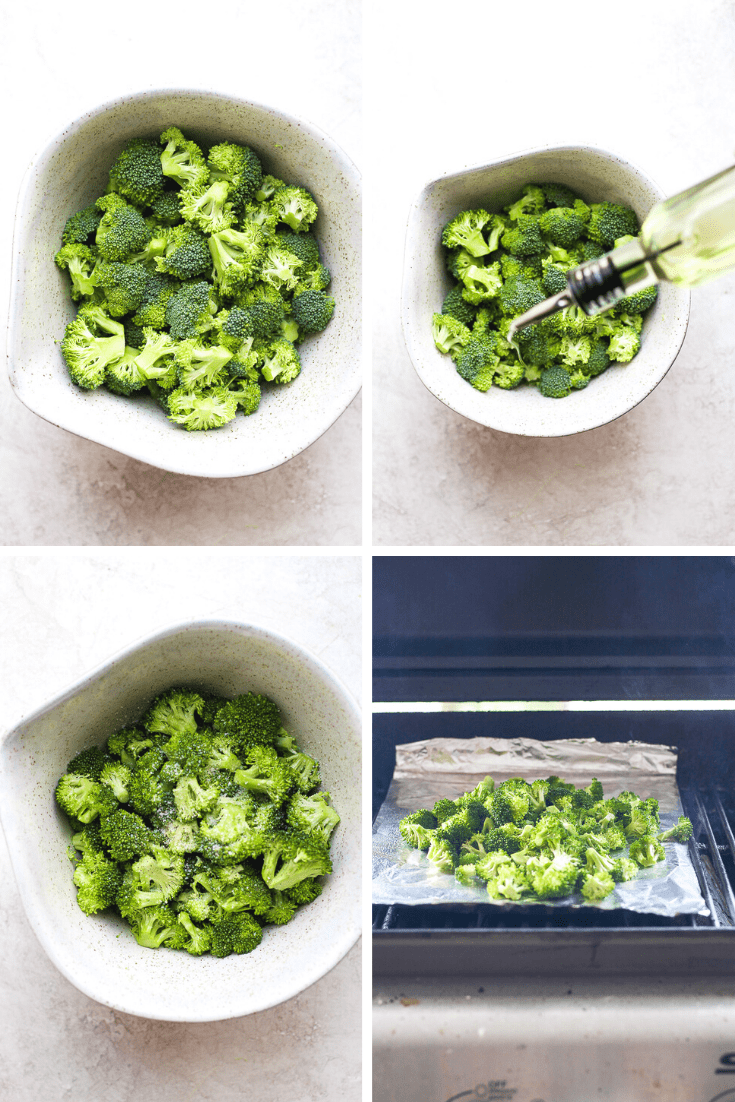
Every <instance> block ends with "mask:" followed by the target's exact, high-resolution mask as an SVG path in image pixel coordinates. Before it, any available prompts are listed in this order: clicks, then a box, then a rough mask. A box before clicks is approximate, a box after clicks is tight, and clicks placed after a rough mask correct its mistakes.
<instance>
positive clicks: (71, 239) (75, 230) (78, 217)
mask: <svg viewBox="0 0 735 1102" xmlns="http://www.w3.org/2000/svg"><path fill="white" fill-rule="evenodd" d="M101 218H102V215H101V213H100V212H99V211H98V210H97V207H96V206H95V205H94V204H93V205H92V206H91V207H85V208H84V210H79V211H77V212H76V214H72V215H71V217H70V218H67V220H66V224H65V226H64V229H63V231H62V234H61V241H62V244H64V245H86V244H88V243H89V241H90V239H91V238H93V237H94V235H95V234H96V233H97V227H98V226H99V224H100V219H101Z"/></svg>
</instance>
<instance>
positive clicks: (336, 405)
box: [8, 90, 361, 478]
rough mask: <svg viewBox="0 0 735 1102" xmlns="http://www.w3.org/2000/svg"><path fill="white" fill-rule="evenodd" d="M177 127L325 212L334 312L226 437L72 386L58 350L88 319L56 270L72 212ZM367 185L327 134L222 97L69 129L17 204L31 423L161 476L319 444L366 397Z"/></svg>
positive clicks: (162, 94)
mask: <svg viewBox="0 0 735 1102" xmlns="http://www.w3.org/2000/svg"><path fill="white" fill-rule="evenodd" d="M172 125H176V126H178V127H179V128H180V129H182V130H183V131H184V133H185V134H186V135H187V136H192V137H193V138H195V139H199V140H201V141H205V142H214V141H235V142H244V143H246V144H248V145H251V146H252V147H253V148H254V149H255V150H256V152H257V153H258V154H259V155H260V157H261V158H262V160H263V165H264V168H265V170H266V171H268V172H271V173H272V174H274V175H277V176H279V177H280V178H282V179H284V180H286V181H287V182H289V183H298V184H301V185H303V186H304V187H307V188H308V189H309V190H310V191H311V192H312V193H313V195H314V197H315V199H316V201H317V203H318V205H319V215H318V217H317V221H316V223H315V232H316V235H317V237H318V239H319V243H320V245H321V249H322V253H323V259H324V263H325V264H326V265H327V266H328V267H329V268H330V269H331V272H332V286H331V288H330V291H331V293H332V294H333V296H334V298H335V300H336V303H337V305H336V309H335V313H334V317H333V318H332V321H331V322H330V324H329V325H328V326H327V328H326V329H325V330H324V331H323V332H322V333H319V334H317V335H316V336H314V337H310V338H308V339H307V340H306V341H305V342H304V344H303V345H301V351H302V363H303V370H302V372H301V375H300V376H299V377H298V378H297V379H296V380H295V381H294V382H293V383H292V384H290V385H289V386H283V387H278V388H271V389H270V390H269V391H268V393H267V394H266V393H264V395H263V399H262V401H261V405H260V409H259V410H258V412H257V413H256V414H254V415H252V416H250V417H243V416H241V415H238V416H237V417H236V418H235V420H234V421H232V422H230V423H229V424H228V425H225V426H223V427H222V428H221V429H217V430H213V431H210V432H194V433H191V432H187V431H186V430H185V429H181V428H179V427H177V426H175V425H172V424H171V423H170V422H169V421H168V420H167V418H166V416H165V414H164V413H163V411H162V410H161V409H160V408H159V407H158V406H157V405H156V404H155V402H154V401H153V399H151V398H150V397H149V396H148V395H146V396H144V397H143V396H141V397H140V398H138V399H135V400H130V399H126V398H122V397H119V396H117V395H115V394H112V393H111V392H110V391H108V390H107V389H106V388H104V387H102V388H100V389H99V390H95V391H91V392H88V391H83V390H80V389H79V388H78V387H76V386H74V384H73V383H72V382H71V380H70V378H69V374H68V371H67V369H66V365H65V363H64V361H63V359H62V356H61V352H60V350H59V347H58V343H57V342H59V341H60V340H61V338H62V337H63V335H64V328H65V326H66V324H67V322H68V321H69V320H70V319H71V318H72V317H73V316H74V314H75V312H76V307H75V305H74V304H73V303H72V300H71V297H70V295H69V286H68V279H67V277H66V273H63V272H60V271H59V270H58V268H57V267H56V265H55V264H54V262H53V257H54V253H55V252H56V250H57V249H58V248H59V247H60V244H61V231H62V229H63V227H64V223H65V221H66V219H67V218H68V217H69V215H70V214H72V213H73V212H74V211H77V210H80V209H81V208H83V207H85V206H87V205H88V204H89V203H90V202H93V201H94V200H95V199H96V198H97V197H98V196H99V195H101V194H102V193H103V191H104V189H105V186H106V183H107V174H108V172H109V169H110V165H111V164H112V162H113V161H114V159H115V157H116V156H117V154H118V152H119V151H120V149H121V148H122V147H123V145H124V144H125V143H126V142H127V141H128V140H129V139H130V138H133V137H135V136H136V135H144V136H151V137H157V136H158V135H159V134H160V133H161V132H162V131H163V130H164V129H165V128H166V127H167V126H172ZM360 250H361V225H360V178H359V174H358V172H357V169H356V168H355V166H354V165H353V163H352V161H351V160H350V159H349V157H348V156H347V155H346V154H345V153H344V152H343V151H342V150H341V149H340V148H339V146H338V145H336V143H335V142H333V141H332V139H331V138H329V137H328V136H327V135H326V134H324V133H322V132H321V131H320V130H317V128H316V127H314V126H312V125H311V124H309V123H307V122H304V121H303V120H302V119H296V118H293V117H291V116H289V115H286V114H284V113H283V112H281V111H276V110H275V109H274V108H272V107H266V106H264V105H262V104H257V103H251V102H247V101H245V100H238V99H233V98H232V97H231V96H224V95H219V94H217V93H215V92H207V91H192V90H178V91H177V90H171V91H168V90H163V91H151V92H142V93H140V94H138V95H134V96H127V97H125V98H124V99H118V100H113V101H112V102H111V103H107V104H104V105H103V106H102V107H98V108H96V109H95V110H93V111H90V112H89V113H88V114H86V115H83V116H82V118H80V119H77V120H76V121H75V122H73V123H71V125H70V126H68V127H67V128H66V129H65V130H63V131H62V133H61V134H59V135H58V136H57V137H56V138H54V139H53V141H51V142H50V143H49V144H48V145H47V146H46V148H45V149H44V151H43V152H42V153H41V154H40V155H39V156H38V157H37V159H36V160H35V161H34V163H33V164H32V165H31V167H30V168H29V170H28V172H27V174H26V177H25V180H24V183H23V186H22V189H21V194H20V198H19V201H18V208H17V212H16V219H15V232H14V238H13V279H12V284H11V286H12V291H11V301H10V322H9V334H8V364H9V370H10V380H11V382H12V384H13V387H14V388H15V392H16V394H17V395H18V397H19V398H20V399H21V401H22V402H24V403H25V405H27V406H28V408H29V409H31V410H33V412H34V413H37V414H39V416H41V417H43V418H45V419H46V420H47V421H50V422H51V423H52V424H54V425H59V426H60V427H61V428H64V429H68V430H69V431H70V432H73V433H75V434H76V435H77V436H82V437H86V438H87V439H89V440H94V441H96V442H97V443H98V444H104V445H106V446H107V447H108V448H113V449H114V450H115V451H119V452H122V453H123V454H124V455H130V456H132V457H133V458H135V459H140V460H142V461H143V462H145V463H150V464H152V465H153V466H155V467H161V468H162V469H163V470H167V471H174V472H177V473H181V474H191V475H201V476H206V477H209V478H228V477H236V476H238V475H247V474H256V473H257V472H259V471H267V470H269V469H270V468H271V467H277V466H278V465H279V464H280V463H284V462H285V461H286V460H288V459H292V458H293V456H295V455H298V453H299V452H300V451H303V449H304V448H306V447H308V446H309V444H313V443H314V441H315V440H316V439H318V437H319V436H321V434H322V433H323V432H325V431H326V430H327V429H328V428H329V426H330V425H332V424H333V423H334V422H335V421H336V420H337V418H338V417H339V416H340V414H341V413H343V412H344V410H345V409H346V408H347V406H348V405H349V403H350V402H351V401H352V399H353V398H354V397H355V395H356V394H357V392H358V390H359V388H360V311H361V305H360V287H361V284H360V279H361V275H360Z"/></svg>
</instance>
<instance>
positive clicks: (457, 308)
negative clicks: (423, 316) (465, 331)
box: [441, 284, 477, 328]
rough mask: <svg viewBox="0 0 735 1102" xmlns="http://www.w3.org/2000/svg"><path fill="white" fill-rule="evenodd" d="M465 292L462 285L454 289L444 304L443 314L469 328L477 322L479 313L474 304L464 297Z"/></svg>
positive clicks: (448, 294)
mask: <svg viewBox="0 0 735 1102" xmlns="http://www.w3.org/2000/svg"><path fill="white" fill-rule="evenodd" d="M463 290H464V287H463V286H462V285H460V284H457V285H456V286H455V287H452V289H451V291H449V292H448V293H447V295H446V297H445V299H444V302H443V303H442V309H441V312H442V314H443V315H444V316H445V317H451V318H454V319H455V320H456V321H459V322H461V323H462V325H465V326H467V327H468V328H469V327H470V326H471V325H472V323H473V322H474V320H475V315H476V313H477V311H476V309H475V307H474V306H473V305H472V303H470V302H468V301H467V299H465V298H464V297H463V296H462V291H463Z"/></svg>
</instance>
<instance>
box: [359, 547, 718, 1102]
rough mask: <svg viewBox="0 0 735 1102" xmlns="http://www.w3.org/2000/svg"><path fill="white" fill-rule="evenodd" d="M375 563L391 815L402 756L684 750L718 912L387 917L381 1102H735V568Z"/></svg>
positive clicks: (686, 782)
mask: <svg viewBox="0 0 735 1102" xmlns="http://www.w3.org/2000/svg"><path fill="white" fill-rule="evenodd" d="M374 572H375V578H376V590H375V598H374V610H375V618H376V624H375V627H376V638H375V660H374V672H375V681H374V699H375V700H376V701H379V702H383V705H382V706H378V707H377V709H376V714H374V717H373V814H374V815H376V814H377V811H378V810H379V808H380V806H381V804H382V802H383V799H384V798H385V795H386V793H387V790H388V786H389V784H390V781H391V778H392V775H393V768H394V764H395V754H394V747H395V746H396V745H399V744H402V743H408V742H414V741H419V740H426V739H431V738H432V737H447V738H473V737H475V736H478V735H491V736H494V737H507V738H513V737H526V738H536V739H540V740H544V741H549V740H553V739H556V738H588V737H594V738H596V739H598V740H599V741H602V742H606V741H609V742H621V741H630V740H637V741H641V742H650V743H663V744H666V745H669V746H676V747H678V751H679V754H678V771H677V783H678V787H679V792H680V795H681V798H682V804H683V807H684V812H685V813H686V814H687V815H688V816H689V818H690V819H691V820H692V823H693V826H694V834H693V837H692V839H691V841H690V843H689V853H690V856H691V859H692V863H693V865H694V868H695V870H696V872H697V876H698V878H699V883H700V887H701V890H702V895H703V897H704V899H705V902H706V904H707V907H708V908H709V911H710V915H709V917H705V916H699V915H697V916H694V915H681V916H677V917H673V918H664V917H659V916H656V915H645V914H638V913H633V912H628V911H624V910H613V911H602V910H598V909H596V908H580V909H572V908H564V907H554V908H551V907H545V906H541V905H536V906H525V907H524V906H512V907H497V906H493V905H492V904H486V905H485V904H481V905H453V906H449V905H446V906H431V907H422V906H418V907H409V906H403V905H393V906H382V905H381V906H375V907H373V973H374V995H375V1005H374V1015H373V1051H374V1069H375V1077H374V1090H373V1097H374V1098H375V1100H376V1102H453V1100H455V1099H459V1098H462V1099H467V1100H469V1102H474V1100H476V1102H501V1100H503V1102H590V1100H591V1099H593V1098H596V1099H600V1100H604V1102H653V1100H656V1102H735V1051H733V1050H735V997H734V996H735V984H734V983H733V978H734V977H735V754H733V747H734V746H735V639H733V638H732V636H731V635H730V634H729V626H728V627H727V628H726V629H722V625H723V624H724V623H725V621H727V625H729V624H730V623H735V567H734V566H733V563H732V562H731V561H730V560H723V559H707V560H695V559H685V558H681V559H675V560H673V559H656V558H645V559H643V558H641V559H636V558H626V559H615V558H605V559H593V558H590V559H571V558H569V559H560V558H559V559H555V558H551V557H550V558H545V559H540V558H535V557H534V558H529V559H521V560H510V559H504V558H496V557H493V558H491V559H484V560H479V559H472V558H462V559H433V560H428V561H427V560H426V559H410V560H408V559H404V558H402V559H400V560H386V559H376V560H375V565H374ZM550 579H553V585H550ZM427 594H430V597H427ZM437 594H439V595H440V596H438V597H437ZM549 594H551V596H549ZM621 594H622V595H623V596H620V595H621ZM686 594H689V595H690V596H689V597H686V596H685V595H686ZM691 594H695V595H696V600H695V599H694V598H693V597H691ZM572 595H574V599H576V601H577V605H576V606H575V609H574V610H573V614H572V613H569V605H568V602H571V601H572V599H573V597H572ZM616 602H617V604H616ZM618 605H619V606H620V607H619V608H618V607H617V606H618ZM552 606H553V607H552ZM695 606H696V607H695ZM539 609H540V611H539ZM534 618H535V621H536V622H535V624H534ZM544 618H545V619H546V623H545V624H544V625H543V630H541V629H539V630H534V631H530V630H528V628H529V625H532V626H534V627H538V623H539V621H542V620H544ZM565 620H566V622H564V621H565ZM594 620H597V622H598V626H597V627H596V628H595V629H594V630H592V629H591V627H590V621H594ZM599 622H604V624H605V629H604V630H600V629H599ZM487 625H491V627H492V631H490V630H486V629H487ZM521 626H522V627H523V631H519V628H520V627H521ZM524 701H525V702H527V703H523V702H524ZM412 702H414V703H413V704H412ZM415 702H418V703H415ZM431 702H437V703H436V705H432V703H431ZM595 702H597V703H595ZM555 709H556V710H555ZM550 771H551V770H550Z"/></svg>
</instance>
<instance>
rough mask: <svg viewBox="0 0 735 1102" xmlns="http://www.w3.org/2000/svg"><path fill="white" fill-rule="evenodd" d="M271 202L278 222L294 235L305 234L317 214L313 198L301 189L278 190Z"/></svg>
mask: <svg viewBox="0 0 735 1102" xmlns="http://www.w3.org/2000/svg"><path fill="white" fill-rule="evenodd" d="M272 202H273V210H274V212H275V214H276V216H277V218H278V221H279V222H285V223H286V225H287V226H290V228H291V229H292V230H293V231H294V233H305V232H306V231H307V230H308V229H309V227H310V226H311V224H312V223H313V221H314V219H315V218H316V216H317V214H318V207H317V205H316V203H315V202H314V198H313V196H312V195H310V194H309V192H308V191H307V190H306V188H303V187H282V188H278V190H277V191H275V192H274V194H273V200H272Z"/></svg>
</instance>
